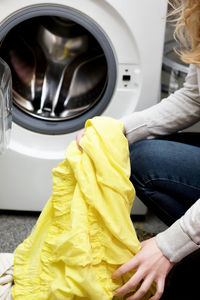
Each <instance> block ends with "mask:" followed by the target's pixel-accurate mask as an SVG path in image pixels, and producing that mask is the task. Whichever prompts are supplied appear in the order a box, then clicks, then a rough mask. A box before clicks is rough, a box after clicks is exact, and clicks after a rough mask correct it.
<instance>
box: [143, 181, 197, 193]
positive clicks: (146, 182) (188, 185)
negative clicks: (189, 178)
mask: <svg viewBox="0 0 200 300" xmlns="http://www.w3.org/2000/svg"><path fill="white" fill-rule="evenodd" d="M156 180H161V181H170V182H173V183H178V184H182V185H185V186H187V187H191V188H193V189H196V190H198V191H200V188H199V187H195V186H193V185H190V184H186V183H183V182H180V181H176V180H172V179H168V178H154V179H149V180H147V181H145V182H144V184H145V185H146V184H148V183H149V182H151V181H156Z"/></svg>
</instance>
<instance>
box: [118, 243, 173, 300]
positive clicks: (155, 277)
mask: <svg viewBox="0 0 200 300" xmlns="http://www.w3.org/2000/svg"><path fill="white" fill-rule="evenodd" d="M141 246H142V247H141V250H140V251H139V252H138V253H137V254H136V255H135V256H134V257H133V258H132V259H131V260H129V261H128V262H127V263H125V264H124V265H122V266H121V267H120V268H119V269H117V270H116V271H115V272H114V273H113V276H112V278H113V279H117V278H118V277H120V276H122V275H123V274H125V273H127V272H129V271H131V270H133V269H137V271H136V273H135V274H134V275H133V276H132V277H131V279H130V280H129V281H128V282H127V283H126V284H124V285H123V286H122V287H121V288H119V289H118V290H116V291H115V296H121V295H123V294H126V293H127V292H129V291H130V290H131V289H133V288H134V287H135V286H137V285H138V284H139V283H140V282H141V281H142V280H143V281H142V283H141V286H140V288H139V289H138V290H137V291H136V293H135V294H134V295H132V296H130V297H128V298H127V300H139V299H141V298H142V297H143V296H144V295H145V294H146V293H147V291H148V290H149V288H150V286H151V284H152V283H153V282H156V289H157V290H156V293H155V295H154V296H153V297H151V298H150V299H149V300H158V299H160V298H161V296H162V294H163V291H164V285H165V279H166V276H167V274H168V273H169V271H170V270H171V269H172V267H173V266H174V263H172V262H170V261H169V259H168V258H167V257H166V256H164V255H163V253H162V252H161V250H160V249H159V248H158V246H157V244H156V241H155V238H151V239H149V240H146V241H144V242H142V243H141Z"/></svg>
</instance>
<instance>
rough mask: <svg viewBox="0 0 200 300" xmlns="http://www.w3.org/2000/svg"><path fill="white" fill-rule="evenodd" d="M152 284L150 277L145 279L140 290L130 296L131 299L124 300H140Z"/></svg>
mask: <svg viewBox="0 0 200 300" xmlns="http://www.w3.org/2000/svg"><path fill="white" fill-rule="evenodd" d="M152 282H153V278H152V277H147V278H145V280H144V281H143V283H142V284H141V286H140V288H139V289H138V290H137V291H136V292H135V293H134V295H132V296H131V297H128V298H127V299H126V300H139V299H141V298H142V297H143V296H144V295H146V293H147V292H148V290H149V289H150V287H151V284H152ZM132 288H133V287H132Z"/></svg>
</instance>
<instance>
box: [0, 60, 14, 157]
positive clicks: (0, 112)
mask: <svg viewBox="0 0 200 300" xmlns="http://www.w3.org/2000/svg"><path fill="white" fill-rule="evenodd" d="M11 126H12V77H11V71H10V68H9V66H8V65H7V64H6V63H5V61H4V60H3V59H1V58H0V154H2V153H4V152H5V150H6V149H7V147H8V145H9V142H10V133H11Z"/></svg>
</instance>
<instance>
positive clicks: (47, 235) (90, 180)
mask: <svg viewBox="0 0 200 300" xmlns="http://www.w3.org/2000/svg"><path fill="white" fill-rule="evenodd" d="M80 145H81V147H82V151H81V150H80V149H79V147H78V146H77V144H76V142H75V141H73V142H72V143H71V144H70V145H69V147H68V148H67V151H66V159H65V160H64V161H63V162H62V163H60V164H59V165H58V167H57V168H55V169H53V191H52V196H51V198H50V200H49V201H48V202H47V204H46V206H45V208H44V210H43V211H42V213H41V215H40V217H39V219H38V222H37V224H36V226H35V229H34V231H33V232H32V234H31V235H30V236H29V237H28V238H27V239H26V240H25V241H24V242H23V243H22V244H20V245H19V246H18V247H17V249H16V251H15V259H14V282H15V286H14V288H13V290H12V294H13V297H14V299H17V300H18V299H20V300H21V299H23V300H26V299H27V300H32V299H34V300H35V299H40V300H44V299H48V300H56V299H57V300H67V299H69V300H71V299H75V300H78V299H92V300H109V299H113V295H114V290H115V289H117V288H119V287H120V286H122V285H123V284H124V283H125V282H126V281H127V280H128V279H129V278H130V277H131V276H132V274H133V273H132V274H131V273H129V274H127V275H126V276H123V277H122V278H120V279H119V280H116V281H114V280H112V279H111V275H112V273H113V272H114V271H115V270H116V269H117V268H118V267H119V266H120V265H122V264H124V263H125V262H127V261H128V260H130V259H131V258H132V257H133V255H135V254H136V253H137V252H138V251H139V250H140V243H139V241H138V239H137V236H136V233H135V230H134V227H133V224H132V222H131V219H130V210H131V207H132V203H133V200H134V197H135V191H134V188H133V186H132V184H131V182H130V181H129V177H130V163H129V148H128V142H127V139H126V137H125V136H124V134H123V124H122V123H121V122H120V121H117V120H114V119H111V118H107V117H95V118H93V119H91V120H88V121H87V122H86V125H85V134H84V136H83V138H82V139H81V142H80ZM149 293H151V291H150V292H149ZM149 295H150V294H149ZM149 295H147V296H146V298H144V299H148V297H149ZM114 299H123V297H114Z"/></svg>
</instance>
